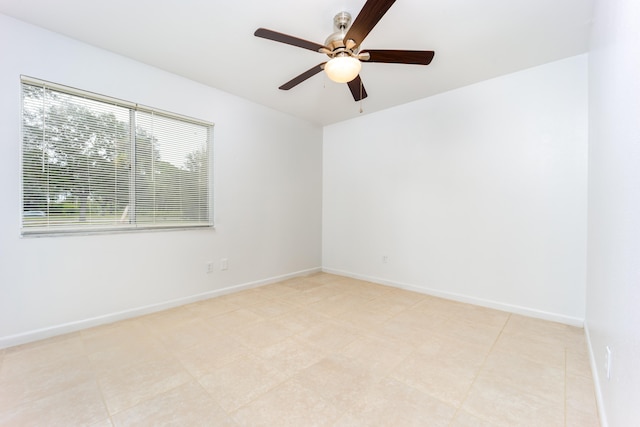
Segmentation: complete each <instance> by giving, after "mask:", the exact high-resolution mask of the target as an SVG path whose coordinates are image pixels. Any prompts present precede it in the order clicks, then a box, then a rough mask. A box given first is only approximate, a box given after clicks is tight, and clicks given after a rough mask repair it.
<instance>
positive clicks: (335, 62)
mask: <svg viewBox="0 0 640 427" xmlns="http://www.w3.org/2000/svg"><path fill="white" fill-rule="evenodd" d="M361 69H362V63H361V62H360V61H359V60H358V59H357V58H353V57H351V56H336V57H335V58H332V59H330V60H329V62H327V63H326V64H324V72H325V73H327V76H329V78H330V79H331V80H333V81H334V82H336V83H347V82H350V81H351V80H353V79H355V78H356V77H357V76H358V74H360V70H361Z"/></svg>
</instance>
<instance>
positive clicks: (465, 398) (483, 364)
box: [449, 313, 511, 427]
mask: <svg viewBox="0 0 640 427" xmlns="http://www.w3.org/2000/svg"><path fill="white" fill-rule="evenodd" d="M509 320H511V313H509V315H508V316H507V320H505V322H504V325H502V328H501V329H500V333H499V334H498V336H497V337H496V339H495V340H494V341H493V344H491V348H490V349H489V351H488V352H487V354H486V356H485V357H484V360H483V361H482V365H480V367H479V368H478V372H477V373H476V375H475V377H474V378H473V381H471V384H470V385H469V388H468V389H467V392H466V393H465V394H464V398H463V399H462V401H461V402H460V406H458V408H456V412H455V414H453V418H451V422H449V427H451V426H452V425H453V422H454V421H455V420H456V418H457V417H458V414H459V413H460V411H462V407H463V406H464V403H465V402H466V400H467V398H468V397H469V393H471V389H472V388H473V385H474V384H475V383H476V380H477V379H478V377H479V376H480V372H482V369H483V368H484V367H485V365H486V364H487V359H489V355H490V354H491V353H492V352H493V349H494V348H495V346H496V343H497V342H498V340H499V339H500V337H501V336H502V333H503V332H504V328H506V326H507V323H509ZM474 416H475V415H474ZM485 421H489V420H485Z"/></svg>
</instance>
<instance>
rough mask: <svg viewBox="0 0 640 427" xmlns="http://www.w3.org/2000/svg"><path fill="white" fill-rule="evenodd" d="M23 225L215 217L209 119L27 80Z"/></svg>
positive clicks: (77, 226) (52, 228) (124, 224)
mask: <svg viewBox="0 0 640 427" xmlns="http://www.w3.org/2000/svg"><path fill="white" fill-rule="evenodd" d="M22 99H23V110H22V131H23V132H22V135H23V136H22V138H23V141H22V144H23V145H22V194H23V212H22V231H23V234H41V233H45V234H50V233H58V232H78V231H79V232H86V231H102V230H104V231H108V230H115V229H139V228H151V227H180V228H183V227H202V226H210V225H211V215H210V212H211V202H210V201H211V197H210V193H211V190H210V161H209V158H210V150H211V134H212V129H213V126H212V124H210V123H206V122H202V121H198V120H194V119H190V118H185V117H181V116H178V115H172V114H169V113H166V112H159V111H154V110H152V109H149V108H140V107H138V106H136V105H135V104H131V103H127V102H123V101H118V100H114V99H110V98H107V97H104V96H98V95H93V94H89V93H85V92H81V91H77V90H75V89H70V88H64V87H61V86H58V85H53V84H48V83H45V82H40V81H35V80H31V79H23V82H22Z"/></svg>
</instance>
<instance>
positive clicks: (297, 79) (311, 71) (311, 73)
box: [278, 62, 326, 90]
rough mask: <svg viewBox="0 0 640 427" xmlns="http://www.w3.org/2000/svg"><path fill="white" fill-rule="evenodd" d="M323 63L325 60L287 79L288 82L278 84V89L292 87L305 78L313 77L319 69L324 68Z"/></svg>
mask: <svg viewBox="0 0 640 427" xmlns="http://www.w3.org/2000/svg"><path fill="white" fill-rule="evenodd" d="M324 64H326V62H323V63H322V64H318V65H316V66H315V67H313V68H309V69H308V70H307V71H305V72H304V73H302V74H300V75H299V76H297V77H294V78H293V79H291V80H289V81H288V82H286V83H285V84H283V85H282V86H280V87H279V88H278V89H280V90H289V89H291V88H292V87H294V86H297V85H299V84H300V83H302V82H303V81H305V80H307V79H308V78H309V77H313V76H315V75H316V74H318V73H319V72H320V71H322V70H323V69H324Z"/></svg>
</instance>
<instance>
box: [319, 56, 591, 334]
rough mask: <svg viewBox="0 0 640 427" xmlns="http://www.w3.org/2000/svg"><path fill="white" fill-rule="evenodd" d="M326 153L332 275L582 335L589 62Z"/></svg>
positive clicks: (450, 101)
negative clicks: (556, 324)
mask: <svg viewBox="0 0 640 427" xmlns="http://www.w3.org/2000/svg"><path fill="white" fill-rule="evenodd" d="M371 96H374V95H371ZM364 107H365V109H366V102H365V105H364ZM323 151H324V157H323V162H324V166H323V175H324V178H323V183H324V184H323V194H324V197H323V268H324V269H325V270H327V271H332V272H338V273H341V274H346V275H350V276H354V277H361V278H367V279H369V280H374V281H377V282H380V283H389V284H394V285H399V286H404V287H408V288H412V289H417V290H422V291H425V292H428V293H432V294H436V295H443V296H446V297H449V298H454V299H460V300H464V301H470V302H475V303H479V304H483V305H488V306H492V307H497V308H502V309H506V310H511V311H515V312H519V313H524V314H529V315H534V316H539V317H543V318H548V319H553V320H559V321H563V322H567V323H571V324H577V325H581V324H582V321H583V319H584V299H585V288H584V287H585V280H586V279H585V274H586V265H585V260H586V191H587V189H586V182H587V57H586V55H581V56H577V57H573V58H569V59H565V60H562V61H558V62H554V63H551V64H547V65H543V66H540V67H537V68H533V69H529V70H525V71H521V72H518V73H515V74H511V75H508V76H504V77H500V78H497V79H493V80H489V81H485V82H482V83H479V84H475V85H472V86H468V87H464V88H461V89H458V90H454V91H451V92H448V93H444V94H441V95H437V96H433V97H430V98H427V99H423V100H420V101H417V102H414V103H411V104H407V105H404V106H401V107H396V108H393V109H390V110H387V111H383V112H379V113H375V114H371V115H366V116H363V117H360V118H357V119H353V120H350V121H346V122H342V123H338V124H335V125H332V126H327V127H325V129H324V148H323ZM385 256H386V257H388V260H387V262H386V263H385V262H383V257H385Z"/></svg>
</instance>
